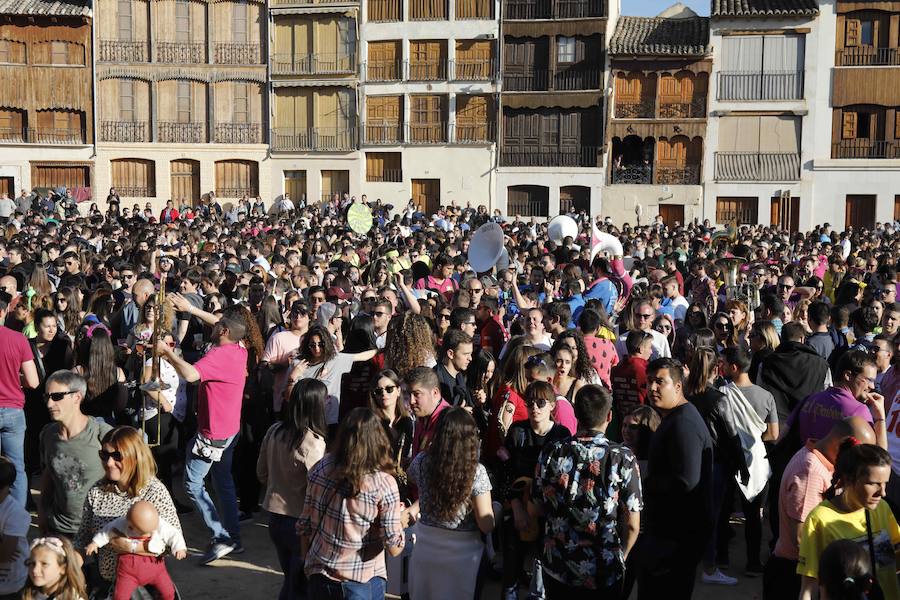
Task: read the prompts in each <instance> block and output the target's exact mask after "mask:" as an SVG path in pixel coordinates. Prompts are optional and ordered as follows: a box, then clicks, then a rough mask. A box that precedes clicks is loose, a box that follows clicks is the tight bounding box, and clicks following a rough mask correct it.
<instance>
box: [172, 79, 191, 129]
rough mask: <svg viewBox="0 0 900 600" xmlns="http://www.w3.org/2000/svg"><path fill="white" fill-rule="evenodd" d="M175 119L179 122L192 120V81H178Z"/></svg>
mask: <svg viewBox="0 0 900 600" xmlns="http://www.w3.org/2000/svg"><path fill="white" fill-rule="evenodd" d="M175 90H176V91H175V93H176V97H175V120H176V121H177V122H178V123H190V122H191V82H190V81H177V82H176V87H175Z"/></svg>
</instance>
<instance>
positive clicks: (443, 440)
mask: <svg viewBox="0 0 900 600" xmlns="http://www.w3.org/2000/svg"><path fill="white" fill-rule="evenodd" d="M478 445H479V439H478V426H477V425H476V424H475V419H473V418H472V415H470V414H469V413H468V412H467V411H466V410H465V409H462V408H451V409H449V410H446V411H445V412H444V413H443V414H442V415H441V419H440V421H438V425H437V428H436V429H435V432H434V437H433V438H432V440H431V445H429V446H428V450H427V451H426V452H427V455H426V458H427V468H426V469H425V482H426V484H427V485H428V488H429V490H430V491H431V494H430V497H431V501H432V502H431V503H432V506H431V510H432V511H433V512H434V517H435V518H436V519H437V520H438V521H452V520H453V519H454V518H455V516H456V514H457V513H458V512H459V509H460V508H461V507H462V506H463V505H464V504H465V503H466V501H467V500H468V498H469V496H470V495H471V494H472V483H473V482H474V481H475V471H476V469H477V468H478Z"/></svg>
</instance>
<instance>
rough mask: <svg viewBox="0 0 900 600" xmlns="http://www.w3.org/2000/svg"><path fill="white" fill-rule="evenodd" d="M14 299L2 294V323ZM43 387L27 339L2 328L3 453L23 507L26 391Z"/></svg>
mask: <svg viewBox="0 0 900 600" xmlns="http://www.w3.org/2000/svg"><path fill="white" fill-rule="evenodd" d="M9 302H10V296H9V294H7V293H6V292H0V323H4V322H6V314H7V312H8V308H9ZM23 385H24V386H26V387H29V388H32V389H33V388H36V387H37V386H38V385H40V379H39V378H38V372H37V367H35V365H34V354H32V352H31V346H30V345H29V344H28V340H27V339H25V336H24V335H22V334H21V333H19V332H18V331H13V330H12V329H9V328H8V327H2V326H0V454H2V455H3V456H5V457H6V458H8V459H9V460H11V461H12V462H13V464H14V465H15V466H16V480H15V482H13V484H12V487H11V489H10V492H9V493H10V495H11V496H12V497H13V498H15V499H16V502H18V503H19V505H21V506H25V499H26V497H27V496H28V478H27V477H26V476H25V410H24V407H25V392H24V391H22V386H23Z"/></svg>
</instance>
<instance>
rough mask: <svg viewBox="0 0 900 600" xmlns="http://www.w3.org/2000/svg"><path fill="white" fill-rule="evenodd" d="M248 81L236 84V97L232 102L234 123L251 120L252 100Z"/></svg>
mask: <svg viewBox="0 0 900 600" xmlns="http://www.w3.org/2000/svg"><path fill="white" fill-rule="evenodd" d="M249 87H250V86H249V85H248V84H246V83H235V84H234V98H233V99H232V100H233V103H232V114H231V122H232V123H249V122H250V101H249V94H248V88H249Z"/></svg>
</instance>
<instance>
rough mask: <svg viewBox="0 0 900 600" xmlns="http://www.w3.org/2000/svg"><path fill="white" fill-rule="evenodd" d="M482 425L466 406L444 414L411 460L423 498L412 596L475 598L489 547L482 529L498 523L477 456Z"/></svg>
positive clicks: (414, 513) (416, 516)
mask: <svg viewBox="0 0 900 600" xmlns="http://www.w3.org/2000/svg"><path fill="white" fill-rule="evenodd" d="M478 446H479V441H478V427H477V426H476V425H475V420H474V419H473V418H472V416H471V415H470V414H469V413H468V412H466V411H465V410H464V409H462V408H452V409H448V410H446V411H445V412H444V414H443V415H441V417H440V420H439V421H438V425H437V429H436V430H435V433H434V437H433V438H432V441H431V444H430V445H429V446H428V449H427V450H425V451H423V452H421V453H419V454H418V455H417V456H416V457H415V458H414V459H413V461H412V463H410V466H409V476H410V479H411V480H412V482H413V483H414V484H415V485H416V487H417V488H418V490H419V500H418V501H417V502H416V503H415V504H413V505H412V506H411V507H410V508H409V513H410V518H411V519H412V520H415V521H417V524H416V544H415V546H414V547H413V551H412V557H411V558H410V569H409V596H410V599H411V600H470V599H472V598H473V597H474V595H475V583H476V579H477V577H478V566H479V564H480V563H481V555H482V552H483V551H484V543H483V542H482V539H481V537H482V534H485V535H486V534H489V533H490V532H491V531H492V530H493V529H494V513H493V510H492V508H491V482H490V480H489V479H488V474H487V471H486V470H485V468H484V466H483V465H482V464H480V463H479V462H478Z"/></svg>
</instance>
